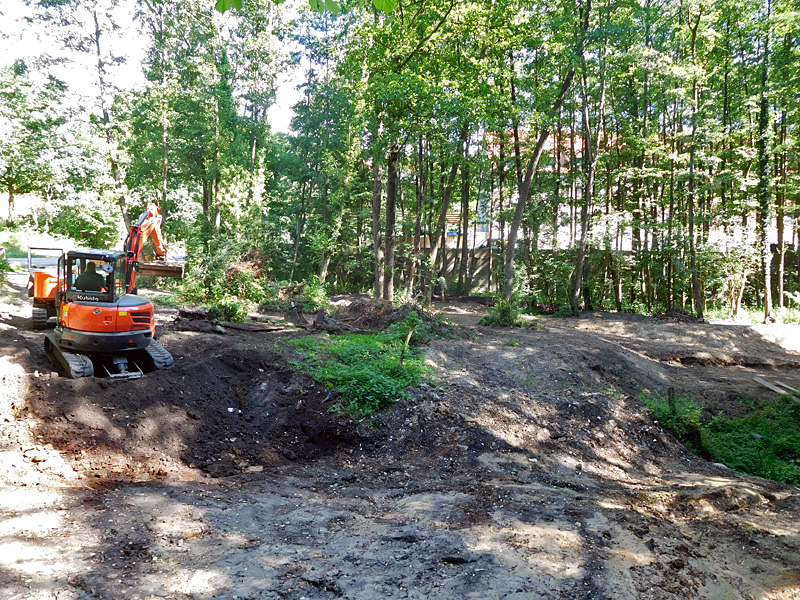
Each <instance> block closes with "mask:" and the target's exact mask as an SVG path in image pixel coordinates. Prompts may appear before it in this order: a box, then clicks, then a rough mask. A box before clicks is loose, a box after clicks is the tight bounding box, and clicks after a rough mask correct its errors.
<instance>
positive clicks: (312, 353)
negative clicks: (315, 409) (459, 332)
mask: <svg viewBox="0 0 800 600" xmlns="http://www.w3.org/2000/svg"><path fill="white" fill-rule="evenodd" d="M406 321H407V325H406V326H405V327H401V328H398V329H397V330H395V331H392V332H382V333H375V334H348V335H341V336H336V337H325V338H312V337H306V338H301V339H298V340H293V341H291V342H289V344H290V346H292V347H293V348H294V349H295V350H297V351H299V352H300V359H299V360H297V361H295V362H294V363H293V364H294V366H295V367H296V368H298V369H299V370H300V371H303V372H305V373H308V374H309V375H311V376H312V377H313V378H314V379H315V380H316V381H319V382H321V383H324V384H325V385H326V386H327V387H329V388H332V389H337V390H339V391H340V392H341V393H342V396H343V400H342V401H341V402H340V403H339V404H337V405H336V407H335V408H334V410H336V411H339V412H341V413H343V414H348V415H350V416H353V417H357V418H360V417H365V416H369V415H371V414H373V413H375V412H377V411H378V410H380V409H382V408H385V407H386V406H389V405H391V404H393V403H394V402H396V401H397V400H402V399H407V398H408V397H409V396H408V392H407V391H406V389H407V388H408V387H409V386H412V385H417V384H418V383H419V382H420V381H421V380H422V378H423V376H424V375H425V373H426V372H427V371H426V368H425V365H424V362H423V360H422V353H421V352H420V351H419V350H418V349H416V348H413V347H412V348H406V346H405V338H406V337H407V336H408V332H409V331H411V327H412V326H413V324H412V322H413V319H411V320H409V319H407V320H406ZM402 331H405V332H406V334H405V337H403V336H402ZM401 337H402V338H403V339H401ZM401 357H402V358H403V360H401Z"/></svg>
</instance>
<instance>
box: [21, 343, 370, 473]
mask: <svg viewBox="0 0 800 600" xmlns="http://www.w3.org/2000/svg"><path fill="white" fill-rule="evenodd" d="M222 337H223V336H220V335H216V336H214V335H205V336H204V335H198V334H197V333H196V332H195V331H194V328H192V330H191V331H172V332H169V333H166V334H165V335H164V336H163V337H162V340H163V342H164V343H165V344H167V345H168V346H169V347H170V349H171V350H172V352H173V355H174V358H175V359H176V367H175V369H174V370H173V371H162V372H155V373H151V374H148V375H147V376H146V377H144V378H142V379H139V380H113V379H99V378H91V379H87V380H70V379H64V378H61V377H58V376H57V374H53V375H48V376H43V377H39V378H36V379H35V380H34V381H33V383H32V386H31V392H30V394H29V396H28V398H27V402H26V404H25V409H24V411H23V413H22V414H24V415H26V416H30V417H34V418H35V419H37V420H38V421H39V422H40V425H39V426H38V427H37V429H36V436H37V437H38V438H39V440H41V441H42V442H45V441H46V442H47V443H48V444H50V445H51V446H53V447H54V448H56V449H57V450H59V451H60V452H62V455H63V456H64V458H65V459H67V460H68V461H69V462H70V464H71V465H72V467H73V468H74V469H75V471H76V472H77V473H78V474H81V473H87V474H90V475H91V476H93V477H97V478H103V479H108V478H110V479H128V480H134V481H141V480H146V479H151V478H164V477H178V478H182V479H195V478H197V477H198V476H199V475H200V473H199V471H202V472H205V473H207V474H209V475H211V476H214V477H226V476H230V475H235V474H237V473H248V472H259V471H261V470H263V469H264V468H265V467H271V466H276V465H281V464H285V463H286V462H287V461H293V460H311V459H315V458H318V457H320V456H322V455H325V454H330V453H332V452H335V451H340V450H342V449H343V448H347V447H351V446H352V445H353V444H354V443H355V442H356V440H357V439H358V435H357V434H356V431H355V429H356V427H355V426H354V425H353V424H352V423H351V422H349V421H347V420H345V419H342V418H340V417H337V416H336V414H335V413H333V412H331V411H330V410H329V409H330V408H331V407H332V406H333V404H334V403H335V402H336V400H337V399H338V398H337V394H336V393H334V392H332V391H331V390H327V389H325V388H324V387H322V386H320V385H317V384H315V383H314V381H313V380H312V379H311V378H310V377H308V376H307V375H303V374H301V373H298V372H296V371H293V370H291V369H288V368H287V366H286V364H285V363H284V361H283V359H281V358H280V356H279V355H277V354H275V353H274V352H271V351H259V350H258V349H255V348H253V347H252V346H248V345H247V344H241V345H240V344H237V343H232V344H231V343H228V340H227V339H225V340H223V339H222ZM189 347H191V350H192V353H191V354H187V353H185V350H187V349H188V348H189ZM181 348H183V349H184V351H181V350H180V349H181Z"/></svg>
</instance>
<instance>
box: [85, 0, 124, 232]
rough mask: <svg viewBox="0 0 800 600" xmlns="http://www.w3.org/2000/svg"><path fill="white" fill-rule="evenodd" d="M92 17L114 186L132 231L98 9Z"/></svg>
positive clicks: (101, 104) (101, 109)
mask: <svg viewBox="0 0 800 600" xmlns="http://www.w3.org/2000/svg"><path fill="white" fill-rule="evenodd" d="M91 12H92V18H93V19H94V38H93V41H94V49H95V57H96V58H97V79H98V82H99V84H100V96H99V101H100V111H101V112H102V115H103V130H104V132H105V137H106V144H108V162H109V165H110V167H111V177H112V179H113V180H114V188H115V190H116V195H117V205H118V206H119V210H120V213H121V214H122V221H123V222H124V223H125V229H126V230H127V231H128V232H130V230H131V220H130V217H129V216H128V201H127V198H126V196H125V181H124V179H123V177H122V173H121V172H120V169H119V161H118V160H117V140H116V137H115V135H114V130H113V129H112V127H111V115H110V112H109V109H108V106H107V105H106V96H107V94H108V86H107V84H106V81H105V76H104V74H105V66H104V63H103V55H102V52H101V51H100V35H101V33H102V32H101V31H100V21H99V20H98V18H97V9H96V8H94V9H93V10H92V11H91Z"/></svg>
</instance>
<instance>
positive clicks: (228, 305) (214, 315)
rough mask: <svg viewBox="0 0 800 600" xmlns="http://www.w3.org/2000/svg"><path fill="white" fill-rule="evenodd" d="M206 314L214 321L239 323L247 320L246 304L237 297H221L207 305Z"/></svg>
mask: <svg viewBox="0 0 800 600" xmlns="http://www.w3.org/2000/svg"><path fill="white" fill-rule="evenodd" d="M208 316H209V317H211V319H213V320H214V321H231V322H240V323H241V322H243V321H246V320H247V304H245V303H244V302H242V301H241V300H239V299H238V298H231V297H226V298H221V299H219V300H218V301H216V302H215V303H213V304H211V305H210V306H209V307H208Z"/></svg>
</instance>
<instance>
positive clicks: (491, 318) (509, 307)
mask: <svg viewBox="0 0 800 600" xmlns="http://www.w3.org/2000/svg"><path fill="white" fill-rule="evenodd" d="M479 324H480V325H500V326H501V327H522V319H520V316H519V304H518V303H517V300H516V299H515V298H511V299H510V300H509V299H508V298H506V297H505V296H499V297H498V298H497V299H496V300H495V303H494V307H493V308H492V310H491V312H490V313H489V314H488V315H486V316H485V317H483V318H482V319H481V320H480V321H479Z"/></svg>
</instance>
